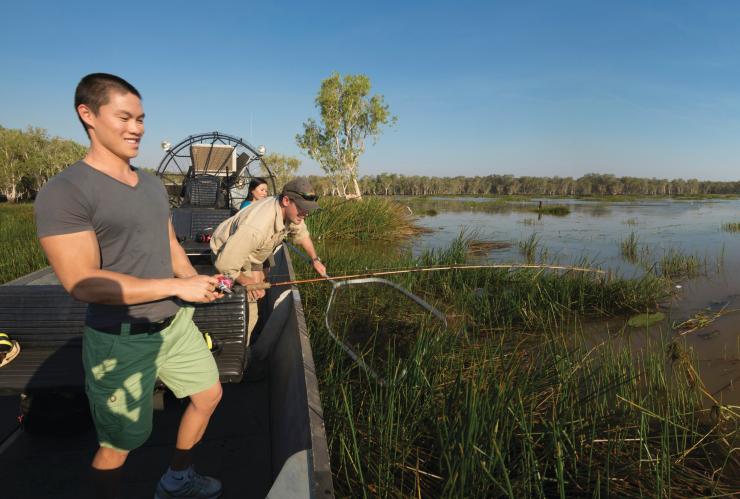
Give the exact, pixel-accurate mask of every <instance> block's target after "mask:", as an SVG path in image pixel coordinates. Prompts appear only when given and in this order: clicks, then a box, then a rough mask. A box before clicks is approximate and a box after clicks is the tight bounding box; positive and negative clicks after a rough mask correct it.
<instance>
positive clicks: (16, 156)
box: [0, 126, 86, 202]
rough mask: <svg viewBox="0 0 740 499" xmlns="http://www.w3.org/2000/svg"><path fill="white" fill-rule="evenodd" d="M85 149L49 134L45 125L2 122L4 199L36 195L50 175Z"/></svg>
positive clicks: (1, 193) (0, 154)
mask: <svg viewBox="0 0 740 499" xmlns="http://www.w3.org/2000/svg"><path fill="white" fill-rule="evenodd" d="M85 150H86V148H85V147H84V146H82V145H80V144H78V143H77V142H74V141H72V140H66V139H60V138H58V137H49V135H48V133H47V132H46V130H44V129H43V128H31V127H29V128H27V129H26V130H17V129H11V128H3V127H2V126H0V201H2V200H7V201H11V202H15V201H21V200H24V199H33V198H34V196H35V195H36V192H38V190H39V189H40V188H41V186H42V185H44V183H45V182H46V181H47V180H49V178H50V177H52V176H54V175H55V174H57V173H58V172H60V171H61V170H63V169H64V168H65V167H66V166H68V165H70V164H72V163H74V162H75V161H77V160H79V159H81V158H82V157H83V156H84V155H85Z"/></svg>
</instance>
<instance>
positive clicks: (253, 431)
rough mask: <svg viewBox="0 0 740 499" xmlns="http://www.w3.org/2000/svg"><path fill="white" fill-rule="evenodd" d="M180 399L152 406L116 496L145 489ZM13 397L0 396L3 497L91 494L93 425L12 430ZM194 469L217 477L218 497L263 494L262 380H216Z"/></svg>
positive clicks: (168, 442)
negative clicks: (80, 429)
mask: <svg viewBox="0 0 740 499" xmlns="http://www.w3.org/2000/svg"><path fill="white" fill-rule="evenodd" d="M184 408H185V403H184V402H181V401H179V400H177V399H175V398H173V397H166V398H165V409H164V410H163V411H155V413H154V425H153V427H154V430H153V432H152V436H151V437H150V438H149V440H148V441H147V443H146V444H145V445H144V446H143V447H141V448H139V449H136V450H135V451H133V452H132V453H131V455H130V456H129V458H128V460H127V462H126V466H125V467H124V475H123V479H122V482H121V494H120V497H121V498H124V499H125V498H131V499H138V498H142V497H152V496H153V495H154V489H155V487H156V486H157V481H158V480H159V477H160V476H161V474H162V473H163V472H164V471H165V470H166V468H167V465H168V463H169V460H170V457H171V454H172V449H173V448H174V445H175V438H176V436H177V428H178V424H179V421H180V415H181V414H182V411H183V410H184ZM17 414H18V397H17V396H16V397H1V398H0V421H1V422H2V425H0V438H3V437H4V436H6V435H8V434H11V433H12V435H11V436H10V439H8V440H6V441H5V443H4V444H2V447H3V449H0V469H2V470H3V476H4V477H6V479H5V480H4V483H3V488H2V494H1V495H2V497H3V498H4V499H16V498H18V499H20V498H42V497H43V498H47V497H49V498H51V497H54V498H58V499H66V498H69V499H73V498H74V499H79V498H86V497H92V490H91V488H90V482H89V480H87V479H86V476H87V473H88V472H89V469H90V462H91V460H92V457H93V455H94V453H95V451H96V450H97V447H98V445H97V440H96V438H95V431H94V429H93V428H90V429H89V430H88V431H87V432H85V433H83V434H81V435H76V436H69V437H61V436H53V437H52V436H46V435H32V434H29V433H27V432H24V431H21V430H17V428H18V421H17V419H16V416H17ZM195 465H196V469H197V470H198V471H199V472H201V473H204V474H207V475H211V476H214V477H217V478H219V479H220V480H221V481H222V482H223V484H224V495H223V496H222V497H223V498H225V499H228V498H252V497H253V498H263V497H265V496H266V495H267V492H268V491H269V490H270V487H271V485H272V468H271V459H270V416H269V403H268V380H267V378H266V377H265V378H264V379H261V380H258V381H254V382H250V381H244V382H242V383H239V384H226V385H224V396H223V399H222V401H221V404H220V405H219V407H218V409H217V410H216V413H215V414H214V415H213V418H212V419H211V422H210V424H209V425H208V429H207V430H206V434H205V436H204V437H203V440H202V441H201V443H200V444H199V445H198V447H197V451H196V454H195Z"/></svg>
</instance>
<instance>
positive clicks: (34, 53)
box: [0, 0, 740, 180]
mask: <svg viewBox="0 0 740 499" xmlns="http://www.w3.org/2000/svg"><path fill="white" fill-rule="evenodd" d="M72 4H74V5H75V7H74V9H72V8H71V7H69V3H67V2H37V1H33V0H28V1H25V2H12V3H11V2H6V4H5V5H4V6H3V9H2V20H1V21H0V44H1V46H2V47H3V61H2V70H1V71H2V72H1V73H0V125H2V126H5V127H12V128H19V127H26V126H28V125H33V126H38V127H42V128H46V129H47V130H48V131H49V133H50V134H52V135H58V136H61V137H65V138H71V139H74V140H77V141H79V142H81V143H85V135H84V132H83V131H82V129H81V128H80V126H79V123H78V122H77V119H76V117H75V114H74V110H73V106H72V98H73V93H74V88H75V85H76V84H77V82H78V81H79V79H80V78H81V77H82V76H83V75H85V74H87V73H90V72H97V71H103V72H111V73H115V74H118V75H120V76H123V77H124V78H126V79H127V80H129V81H130V82H131V83H133V84H134V85H135V86H136V87H137V88H138V89H139V91H140V92H141V93H142V95H143V97H144V107H145V111H146V114H147V118H146V126H147V131H146V136H145V137H144V144H143V146H142V152H141V155H140V157H139V158H138V161H137V163H138V164H139V165H141V166H149V167H154V166H156V165H157V164H158V163H159V160H160V159H161V157H162V151H161V150H160V149H159V143H160V142H161V140H163V139H168V140H170V141H171V142H172V143H176V142H178V141H179V140H181V139H183V138H185V137H186V136H187V135H191V134H194V133H198V132H204V131H213V130H219V131H222V132H225V133H229V134H232V135H236V136H240V137H243V138H244V139H245V140H247V141H248V142H250V143H252V144H255V145H257V144H264V145H265V146H266V147H267V148H268V150H269V151H275V152H281V153H284V154H289V155H294V156H298V157H300V158H301V159H303V162H304V163H303V166H302V168H301V172H302V173H305V174H307V173H318V172H319V169H318V167H317V166H316V165H315V164H314V163H313V162H312V161H311V160H309V159H308V158H306V157H305V156H304V155H303V154H302V153H301V151H300V150H299V149H298V148H297V146H296V145H295V140H294V137H295V134H296V133H299V132H300V131H301V124H302V123H303V122H304V121H305V120H306V119H307V118H309V117H315V116H316V115H317V112H316V109H315V107H314V102H313V101H314V97H315V95H316V93H317V91H318V88H319V85H320V82H321V80H322V79H324V78H326V77H327V76H329V74H330V73H331V72H332V71H338V72H340V73H341V74H346V73H364V74H367V75H368V76H369V77H370V78H371V81H372V83H373V92H377V93H381V94H383V95H384V96H385V99H386V102H387V103H388V104H389V105H390V108H391V111H392V112H393V114H395V115H397V116H398V123H397V125H396V126H394V127H393V128H391V129H388V130H386V132H385V133H384V134H383V135H382V136H381V137H380V140H379V142H378V143H377V144H376V145H375V146H369V147H368V151H367V152H366V153H365V155H364V156H363V157H362V159H361V166H360V173H361V174H373V173H379V172H381V171H390V172H397V173H403V174H409V175H412V174H417V175H439V176H444V175H459V174H462V175H489V174H507V173H508V174H514V175H547V176H554V175H560V176H567V175H570V176H580V175H583V174H585V173H589V172H599V173H614V174H616V175H618V176H622V175H634V176H646V177H665V178H675V177H683V178H699V179H709V180H736V179H738V178H740V174H738V172H739V171H740V164H739V163H740V140H739V139H740V57H738V55H739V54H740V4H735V3H731V2H714V1H707V2H700V1H693V2H687V1H676V0H674V1H670V2H668V1H666V2H657V1H652V2H648V1H632V2H628V1H618V2H593V1H542V2H524V1H522V2H466V1H458V2H434V1H426V2H367V3H364V4H359V3H352V2H323V1H320V0H315V1H313V2H268V1H262V2H248V1H242V2H214V3H206V2H198V3H195V2H183V1H180V2H170V1H161V2H158V1H151V0H150V1H149V2H138V1H129V2H119V3H111V2H72Z"/></svg>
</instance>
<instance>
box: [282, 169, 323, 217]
mask: <svg viewBox="0 0 740 499" xmlns="http://www.w3.org/2000/svg"><path fill="white" fill-rule="evenodd" d="M283 195H284V196H288V198H289V199H290V200H291V201H293V202H294V203H295V204H296V206H297V207H298V209H299V210H301V211H313V210H317V209H318V208H319V203H317V202H316V200H317V199H318V198H319V197H318V196H317V195H316V193H315V192H314V190H313V187H312V186H311V183H310V182H309V181H308V179H307V178H305V177H297V178H294V179H293V180H291V181H290V182H288V183H287V184H285V186H284V187H283Z"/></svg>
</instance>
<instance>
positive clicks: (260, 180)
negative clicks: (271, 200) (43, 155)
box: [247, 177, 267, 201]
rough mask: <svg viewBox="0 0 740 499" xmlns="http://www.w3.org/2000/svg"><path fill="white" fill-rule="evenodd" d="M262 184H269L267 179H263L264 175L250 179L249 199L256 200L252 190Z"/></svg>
mask: <svg viewBox="0 0 740 499" xmlns="http://www.w3.org/2000/svg"><path fill="white" fill-rule="evenodd" d="M262 184H265V185H267V180H265V179H263V178H262V177H254V178H253V179H252V180H250V181H249V187H247V200H249V201H253V200H254V196H252V191H253V190H254V189H256V188H257V187H259V186H261V185H262Z"/></svg>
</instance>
